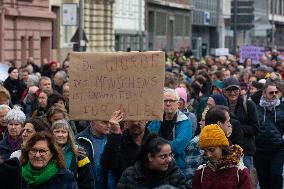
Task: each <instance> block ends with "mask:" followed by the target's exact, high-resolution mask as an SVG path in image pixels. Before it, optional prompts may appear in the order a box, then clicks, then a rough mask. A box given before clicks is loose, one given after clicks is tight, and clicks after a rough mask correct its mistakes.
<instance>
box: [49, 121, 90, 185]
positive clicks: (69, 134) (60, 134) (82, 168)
mask: <svg viewBox="0 0 284 189" xmlns="http://www.w3.org/2000/svg"><path fill="white" fill-rule="evenodd" d="M51 130H52V133H53V135H54V137H55V141H56V143H57V144H58V145H59V146H60V147H61V148H62V150H63V152H64V156H65V159H66V167H67V169H69V170H70V171H71V172H72V173H73V174H74V176H75V177H76V180H77V183H78V188H79V189H93V188H94V186H95V183H94V182H95V181H94V175H93V172H92V169H91V163H90V160H89V158H88V156H87V155H86V152H85V151H84V149H83V148H82V147H80V146H78V145H76V144H75V139H74V134H73V131H72V130H71V127H70V125H69V123H68V122H67V121H66V120H58V121H55V122H54V123H53V124H52V127H51Z"/></svg>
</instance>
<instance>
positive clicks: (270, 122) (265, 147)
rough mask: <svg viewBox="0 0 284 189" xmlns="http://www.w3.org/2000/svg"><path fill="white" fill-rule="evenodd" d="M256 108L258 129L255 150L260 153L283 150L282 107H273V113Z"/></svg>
mask: <svg viewBox="0 0 284 189" xmlns="http://www.w3.org/2000/svg"><path fill="white" fill-rule="evenodd" d="M257 108H258V109H257V110H258V119H259V122H260V128H259V133H258V135H257V136H256V150H257V151H258V152H262V153H274V152H278V151H279V150H283V147H284V142H283V139H282V136H283V134H284V105H283V104H280V105H279V106H277V107H275V111H274V110H272V111H269V110H268V109H264V108H263V107H261V106H259V105H258V107H257Z"/></svg>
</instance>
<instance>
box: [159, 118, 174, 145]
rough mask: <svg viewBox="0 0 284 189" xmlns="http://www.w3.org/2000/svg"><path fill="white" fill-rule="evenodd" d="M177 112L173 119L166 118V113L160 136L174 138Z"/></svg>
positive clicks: (168, 138)
mask: <svg viewBox="0 0 284 189" xmlns="http://www.w3.org/2000/svg"><path fill="white" fill-rule="evenodd" d="M176 119H177V114H175V116H174V118H173V119H172V120H166V119H165V115H164V119H163V120H164V121H162V122H161V126H160V130H159V136H161V137H163V138H164V139H166V140H170V141H171V140H173V129H174V126H175V123H176Z"/></svg>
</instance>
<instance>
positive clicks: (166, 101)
mask: <svg viewBox="0 0 284 189" xmlns="http://www.w3.org/2000/svg"><path fill="white" fill-rule="evenodd" d="M176 101H177V100H173V99H167V100H164V103H165V104H167V103H170V104H172V103H174V102H176Z"/></svg>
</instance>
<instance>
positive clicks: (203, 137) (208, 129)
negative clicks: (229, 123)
mask: <svg viewBox="0 0 284 189" xmlns="http://www.w3.org/2000/svg"><path fill="white" fill-rule="evenodd" d="M198 145H199V147H200V148H202V149H204V148H208V147H217V146H229V141H228V139H227V137H226V136H225V133H224V131H223V130H222V129H221V128H220V126H219V125H217V124H211V125H206V126H205V127H204V128H203V129H202V130H201V133H200V135H199V143H198Z"/></svg>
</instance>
